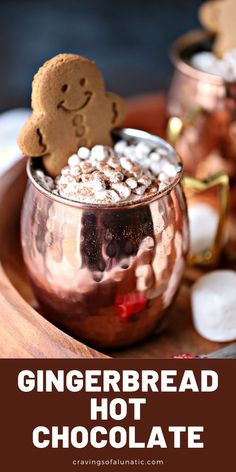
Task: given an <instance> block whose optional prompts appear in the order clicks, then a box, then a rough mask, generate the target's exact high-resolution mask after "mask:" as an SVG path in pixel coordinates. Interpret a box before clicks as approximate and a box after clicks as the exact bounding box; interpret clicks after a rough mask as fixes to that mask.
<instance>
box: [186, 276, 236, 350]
mask: <svg viewBox="0 0 236 472" xmlns="http://www.w3.org/2000/svg"><path fill="white" fill-rule="evenodd" d="M191 302H192V314H193V323H194V326H195V328H196V330H197V331H198V333H199V334H200V335H201V336H203V337H204V338H206V339H209V340H210V341H218V342H227V341H233V340H234V339H236V310H235V306H236V273H235V272H234V271H232V270H216V271H213V272H210V273H208V274H206V275H204V276H202V277H200V279H198V281H197V282H196V283H195V284H194V285H193V287H192V291H191Z"/></svg>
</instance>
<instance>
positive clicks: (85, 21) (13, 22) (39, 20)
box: [0, 0, 202, 111]
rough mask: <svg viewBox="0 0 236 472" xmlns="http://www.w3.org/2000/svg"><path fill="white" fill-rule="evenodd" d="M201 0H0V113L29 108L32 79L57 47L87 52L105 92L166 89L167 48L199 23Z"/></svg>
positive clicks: (82, 52)
mask: <svg viewBox="0 0 236 472" xmlns="http://www.w3.org/2000/svg"><path fill="white" fill-rule="evenodd" d="M201 3H202V2H201V0H119V1H114V0H97V1H96V0H41V1H39V0H31V1H30V0H28V1H27V0H25V1H19V0H18V1H17V0H7V1H6V0H1V1H0V111H4V110H7V109H9V108H12V107H19V106H29V104H30V93H31V80H32V76H33V75H34V73H35V72H36V71H37V69H38V68H39V66H40V65H41V64H42V63H43V62H44V61H45V60H46V59H48V58H50V57H52V56H54V55H55V54H57V53H59V52H72V53H79V54H81V55H85V56H87V57H89V58H91V59H93V60H95V61H96V62H97V64H98V65H99V67H100V68H101V69H102V71H103V73H104V75H105V78H106V83H107V89H108V90H111V91H114V92H116V93H120V94H122V95H125V96H127V95H134V94H137V93H142V92H146V91H155V90H158V89H163V88H167V87H168V82H169V79H170V76H171V64H170V62H169V58H168V50H169V48H170V45H171V43H172V41H173V40H174V39H175V38H177V37H178V36H179V35H181V34H183V33H185V32H187V31H188V30H190V29H193V28H196V27H198V26H199V23H198V19H197V9H198V6H199V4H201Z"/></svg>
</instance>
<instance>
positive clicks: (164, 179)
mask: <svg viewBox="0 0 236 472" xmlns="http://www.w3.org/2000/svg"><path fill="white" fill-rule="evenodd" d="M158 179H159V180H160V182H165V181H166V180H168V176H167V175H166V174H165V172H160V174H159V175H158Z"/></svg>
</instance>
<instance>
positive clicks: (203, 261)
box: [182, 172, 229, 266]
mask: <svg viewBox="0 0 236 472" xmlns="http://www.w3.org/2000/svg"><path fill="white" fill-rule="evenodd" d="M182 183H183V187H184V189H191V190H194V191H196V192H204V191H206V190H209V189H211V188H213V187H216V186H219V188H220V192H219V200H220V202H219V203H220V204H219V220H218V225H217V230H216V234H215V238H214V241H213V244H212V246H211V247H210V248H208V249H207V250H206V251H204V252H202V253H200V254H193V253H189V255H188V263H189V264H190V265H193V264H195V265H201V266H208V265H215V264H217V262H218V260H219V257H220V252H221V248H222V245H223V241H224V229H225V223H226V215H227V208H228V199H229V177H228V175H227V174H225V172H218V173H217V174H214V175H212V176H210V177H208V178H207V179H203V180H199V179H196V178H195V177H191V176H189V175H185V176H184V177H183V180H182Z"/></svg>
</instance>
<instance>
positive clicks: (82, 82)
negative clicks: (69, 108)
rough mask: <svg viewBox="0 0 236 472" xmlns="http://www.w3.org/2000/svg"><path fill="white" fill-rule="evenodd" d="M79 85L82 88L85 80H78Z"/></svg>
mask: <svg viewBox="0 0 236 472" xmlns="http://www.w3.org/2000/svg"><path fill="white" fill-rule="evenodd" d="M79 83H80V85H81V87H83V86H84V85H85V79H84V78H83V79H80V81H79Z"/></svg>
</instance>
